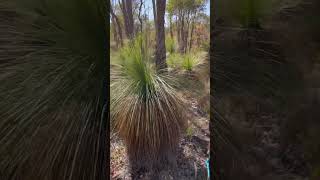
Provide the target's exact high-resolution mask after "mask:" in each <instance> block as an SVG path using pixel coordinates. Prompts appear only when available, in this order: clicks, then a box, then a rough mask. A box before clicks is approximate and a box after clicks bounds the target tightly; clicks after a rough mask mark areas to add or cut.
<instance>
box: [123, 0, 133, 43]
mask: <svg viewBox="0 0 320 180" xmlns="http://www.w3.org/2000/svg"><path fill="white" fill-rule="evenodd" d="M119 4H120V7H121V10H122V14H123V17H124V24H125V31H126V35H127V37H128V38H129V39H133V38H134V23H133V22H134V21H133V13H132V0H122V3H120V0H119Z"/></svg>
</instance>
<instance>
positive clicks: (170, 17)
mask: <svg viewBox="0 0 320 180" xmlns="http://www.w3.org/2000/svg"><path fill="white" fill-rule="evenodd" d="M172 26H173V24H172V15H169V28H170V37H171V39H173V27H172Z"/></svg>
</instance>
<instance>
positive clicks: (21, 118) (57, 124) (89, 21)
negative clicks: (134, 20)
mask: <svg viewBox="0 0 320 180" xmlns="http://www.w3.org/2000/svg"><path fill="white" fill-rule="evenodd" d="M107 17H108V13H107V11H106V2H105V1H102V0H91V1H88V0H68V1H64V0H46V1H44V0H31V1H21V0H12V1H1V2H0V24H1V25H0V52H1V53H0V54H1V55H0V83H1V86H0V89H1V90H0V91H1V93H0V99H1V100H0V116H1V121H0V144H1V146H0V157H1V161H0V176H1V179H96V178H99V179H107V172H106V170H107V169H106V167H107V162H106V157H105V154H106V150H107V147H108V146H107V145H106V138H105V137H106V134H107V133H108V132H106V125H107V124H106V119H105V117H106V116H104V115H103V114H104V113H103V108H104V104H105V100H106V97H105V96H104V94H105V93H106V91H107V86H105V85H104V79H106V77H107V74H106V61H105V57H106V54H107V52H106V50H107V49H106V41H107V34H108V33H107V32H106V29H107V20H108V18H107ZM4 52H5V53H4ZM105 108H106V107H105Z"/></svg>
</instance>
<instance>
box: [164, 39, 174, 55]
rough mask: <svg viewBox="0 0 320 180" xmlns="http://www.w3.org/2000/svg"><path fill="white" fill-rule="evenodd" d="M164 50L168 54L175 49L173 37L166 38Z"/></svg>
mask: <svg viewBox="0 0 320 180" xmlns="http://www.w3.org/2000/svg"><path fill="white" fill-rule="evenodd" d="M166 50H167V52H169V53H170V54H172V53H174V52H175V51H176V43H175V41H174V39H173V38H171V37H167V38H166Z"/></svg>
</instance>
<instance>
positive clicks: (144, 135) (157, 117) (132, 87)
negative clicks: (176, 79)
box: [111, 37, 185, 171]
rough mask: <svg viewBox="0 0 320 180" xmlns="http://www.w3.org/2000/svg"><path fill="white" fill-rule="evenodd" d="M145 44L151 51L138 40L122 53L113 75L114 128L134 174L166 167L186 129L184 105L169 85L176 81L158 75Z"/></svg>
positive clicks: (112, 112) (141, 39) (112, 106)
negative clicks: (124, 146)
mask: <svg viewBox="0 0 320 180" xmlns="http://www.w3.org/2000/svg"><path fill="white" fill-rule="evenodd" d="M141 43H142V44H144V47H145V49H148V48H147V47H148V45H146V43H144V39H143V38H141V37H138V38H137V39H136V40H135V41H134V43H132V44H130V45H128V46H127V47H124V48H123V49H122V50H121V54H122V55H121V60H120V61H119V63H118V64H117V65H116V66H115V67H114V68H113V70H112V73H111V78H112V79H111V80H112V83H111V89H112V91H111V120H112V128H113V129H114V131H116V132H118V134H119V135H120V137H122V138H123V139H124V142H125V145H126V147H127V153H128V156H129V159H130V163H131V165H132V168H133V170H134V171H135V170H138V169H141V168H148V167H152V168H156V169H157V168H161V166H166V165H167V164H168V162H170V160H172V158H174V156H175V151H176V148H177V146H178V142H179V135H180V133H181V132H182V131H183V128H184V126H185V119H184V117H183V115H184V113H183V104H182V101H181V99H180V98H179V96H178V95H177V94H176V92H175V90H174V89H173V87H172V86H171V85H170V83H168V82H171V81H170V78H172V77H169V75H167V74H159V73H158V71H157V70H156V68H155V65H154V64H153V63H152V60H151V52H149V51H141V49H140V47H141V46H140V45H141ZM143 52H144V53H143Z"/></svg>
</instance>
